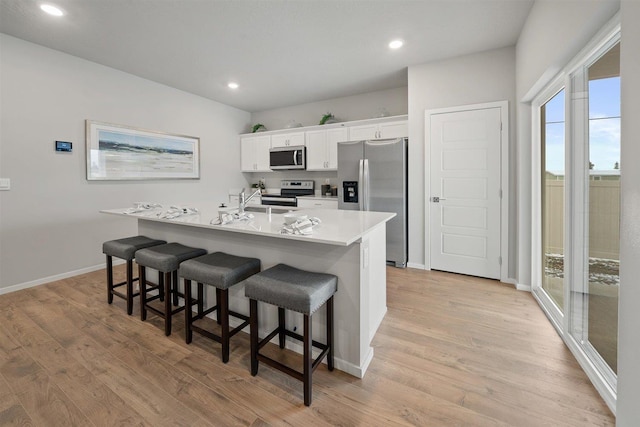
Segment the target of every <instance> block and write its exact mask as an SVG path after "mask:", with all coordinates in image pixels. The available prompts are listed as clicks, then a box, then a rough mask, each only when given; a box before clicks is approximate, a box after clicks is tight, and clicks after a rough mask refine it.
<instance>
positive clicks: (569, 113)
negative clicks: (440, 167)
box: [531, 14, 620, 414]
mask: <svg viewBox="0 0 640 427" xmlns="http://www.w3.org/2000/svg"><path fill="white" fill-rule="evenodd" d="M619 42H620V16H619V14H617V15H616V16H614V18H613V19H612V20H611V21H610V22H609V23H608V24H606V25H605V26H604V28H603V29H602V30H601V31H600V32H599V33H598V34H597V35H596V37H594V39H593V40H592V41H591V42H590V43H589V44H588V45H587V46H586V47H585V48H584V49H583V50H582V51H581V52H580V53H579V54H578V55H577V56H576V57H575V58H574V59H573V60H572V61H571V62H570V63H569V64H568V65H567V66H566V67H565V68H564V69H563V70H562V71H561V72H560V73H559V74H558V75H557V76H556V78H555V79H553V80H552V81H551V82H549V83H548V84H547V85H546V86H545V88H544V89H543V90H541V91H540V93H539V94H538V96H536V97H535V98H534V100H533V101H532V103H531V107H532V117H531V120H532V121H531V123H532V144H531V147H532V152H531V158H532V163H531V167H532V200H531V203H532V205H531V206H532V223H531V232H532V236H531V237H532V239H531V241H532V255H531V291H532V295H533V296H534V298H535V299H536V300H537V301H538V304H539V305H540V307H541V308H542V310H543V311H544V312H545V314H546V315H547V317H548V318H549V320H550V321H551V323H552V324H553V326H554V327H555V329H556V331H557V332H558V334H559V335H560V336H561V337H562V339H563V340H564V342H565V344H566V345H567V347H569V349H570V350H571V352H572V353H573V355H574V356H575V357H576V359H577V361H578V363H579V364H580V366H581V367H582V369H583V370H584V371H585V373H586V374H587V376H588V377H589V379H590V380H591V382H592V383H593V384H594V386H595V388H596V389H597V390H598V392H599V393H600V395H601V396H602V398H603V399H604V400H605V402H606V403H607V405H608V406H609V408H610V409H611V411H612V412H613V413H614V414H615V407H616V398H617V392H616V389H617V376H616V375H615V373H614V372H613V371H612V369H611V368H610V367H609V365H608V364H607V363H606V362H605V361H604V359H603V358H602V357H601V356H600V354H599V353H598V352H597V350H596V349H595V348H594V347H593V345H591V343H590V342H589V341H588V339H585V338H587V337H588V330H587V328H588V294H589V292H588V288H589V282H588V275H589V266H588V261H587V260H588V256H589V254H588V250H589V221H588V218H589V217H588V215H589V181H588V179H589V169H588V164H589V163H588V162H589V116H588V113H589V99H588V84H589V80H588V69H589V67H590V66H591V65H592V64H593V63H595V62H596V61H597V60H598V59H599V58H600V57H601V56H602V55H604V54H605V53H606V52H607V51H608V50H610V49H611V48H612V47H613V46H615V44H616V43H619ZM562 89H564V91H565V94H564V96H565V183H564V185H565V187H564V192H565V197H564V260H565V262H564V304H563V305H564V307H563V310H560V309H558V307H557V306H556V305H555V303H554V302H553V300H552V299H551V298H550V296H549V295H548V294H547V292H546V291H545V290H544V289H543V288H542V279H543V277H542V267H543V259H542V249H543V248H542V231H543V229H542V219H543V215H542V212H543V211H542V208H543V206H542V199H541V196H542V194H543V193H542V187H541V186H542V173H543V172H542V171H543V168H542V161H543V159H542V155H541V150H542V148H541V141H542V139H541V138H542V135H541V131H542V123H541V114H540V108H541V107H542V106H543V105H544V104H546V103H547V102H548V101H549V100H550V99H551V98H553V97H554V96H555V95H556V94H557V93H558V92H559V91H561V90H562ZM572 294H574V297H573V298H572ZM578 295H580V296H578ZM576 317H577V319H576ZM576 335H577V336H578V339H577V338H576Z"/></svg>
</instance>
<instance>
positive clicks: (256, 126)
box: [251, 123, 267, 133]
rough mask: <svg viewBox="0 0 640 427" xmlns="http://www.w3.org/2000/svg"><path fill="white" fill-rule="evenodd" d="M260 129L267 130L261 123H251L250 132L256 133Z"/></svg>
mask: <svg viewBox="0 0 640 427" xmlns="http://www.w3.org/2000/svg"><path fill="white" fill-rule="evenodd" d="M260 129H262V130H267V128H266V127H264V125H263V124H262V123H256V124H255V125H253V127H252V128H251V132H252V133H256V132H258V131H259V130H260Z"/></svg>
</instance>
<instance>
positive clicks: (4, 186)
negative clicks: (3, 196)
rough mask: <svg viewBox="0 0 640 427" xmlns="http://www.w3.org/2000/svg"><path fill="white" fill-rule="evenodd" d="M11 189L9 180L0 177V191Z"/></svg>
mask: <svg viewBox="0 0 640 427" xmlns="http://www.w3.org/2000/svg"><path fill="white" fill-rule="evenodd" d="M10 189H11V180H10V179H9V178H0V191H8V190H10Z"/></svg>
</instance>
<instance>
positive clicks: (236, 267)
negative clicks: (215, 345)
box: [179, 252, 260, 363]
mask: <svg viewBox="0 0 640 427" xmlns="http://www.w3.org/2000/svg"><path fill="white" fill-rule="evenodd" d="M259 272H260V260H259V259H257V258H246V257H240V256H235V255H229V254H226V253H224V252H214V253H212V254H208V255H203V256H200V257H197V258H193V259H190V260H187V261H185V262H183V263H182V264H180V270H179V275H180V276H182V277H183V278H184V295H185V301H190V303H188V306H187V308H186V310H185V322H184V323H185V340H186V342H187V344H189V343H191V340H192V337H193V331H196V332H198V333H200V334H201V335H203V336H205V337H207V338H210V339H213V340H214V341H217V342H219V343H221V344H222V355H221V357H222V361H223V362H224V363H227V362H228V361H229V351H230V350H229V339H230V338H231V337H232V336H234V335H235V334H237V333H238V332H240V331H241V330H242V329H243V328H244V327H245V326H247V325H248V324H249V316H246V315H244V314H241V313H238V312H235V311H233V310H230V309H229V288H230V287H231V286H233V285H235V284H238V283H239V282H242V281H243V280H244V279H246V278H247V277H249V276H251V275H253V274H256V273H259ZM192 280H193V281H196V282H197V283H198V297H197V298H196V299H195V302H196V303H197V304H198V313H197V315H196V316H195V317H194V316H193V313H192V312H191V305H192V304H193V301H194V300H192V298H191V281H192ZM203 284H207V285H212V286H215V288H216V305H215V306H213V307H210V308H208V309H207V310H205V309H204V292H203ZM213 311H216V318H217V320H218V323H219V324H220V334H219V335H217V334H215V333H213V332H211V331H210V330H207V329H204V325H200V326H198V325H196V324H194V322H196V321H197V320H199V319H202V318H203V317H205V316H206V315H207V314H209V313H211V312H213ZM229 316H233V317H235V318H237V319H240V320H242V323H241V324H240V325H238V326H236V327H235V328H234V329H233V330H231V329H230V327H229Z"/></svg>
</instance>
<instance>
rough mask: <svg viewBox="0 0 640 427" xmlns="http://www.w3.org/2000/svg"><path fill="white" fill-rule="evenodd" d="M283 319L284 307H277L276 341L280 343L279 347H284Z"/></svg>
mask: <svg viewBox="0 0 640 427" xmlns="http://www.w3.org/2000/svg"><path fill="white" fill-rule="evenodd" d="M285 327H286V325H285V321H284V308H282V307H278V343H279V344H280V348H284V341H285V334H284V330H285Z"/></svg>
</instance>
